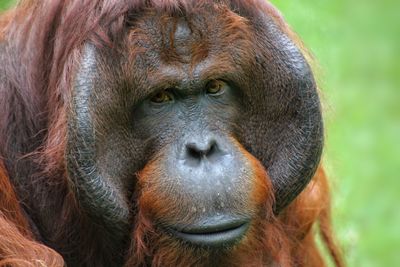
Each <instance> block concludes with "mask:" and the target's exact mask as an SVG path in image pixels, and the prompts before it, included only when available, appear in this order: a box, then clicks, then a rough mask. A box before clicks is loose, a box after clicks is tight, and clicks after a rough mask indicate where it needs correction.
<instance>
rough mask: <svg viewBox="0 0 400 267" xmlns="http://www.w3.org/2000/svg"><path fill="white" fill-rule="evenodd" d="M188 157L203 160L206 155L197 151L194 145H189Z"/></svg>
mask: <svg viewBox="0 0 400 267" xmlns="http://www.w3.org/2000/svg"><path fill="white" fill-rule="evenodd" d="M187 152H188V156H189V157H191V158H195V159H201V158H202V157H203V156H204V153H203V152H202V151H201V150H199V149H197V148H196V146H195V145H194V144H189V145H187Z"/></svg>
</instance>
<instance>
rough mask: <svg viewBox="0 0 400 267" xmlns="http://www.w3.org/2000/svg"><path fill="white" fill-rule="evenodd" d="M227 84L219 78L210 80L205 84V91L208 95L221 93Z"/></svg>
mask: <svg viewBox="0 0 400 267" xmlns="http://www.w3.org/2000/svg"><path fill="white" fill-rule="evenodd" d="M227 87H228V84H227V83H226V82H224V81H221V80H212V81H210V82H208V84H207V86H206V93H207V94H209V95H222V94H223V93H224V92H225V89H226V88H227Z"/></svg>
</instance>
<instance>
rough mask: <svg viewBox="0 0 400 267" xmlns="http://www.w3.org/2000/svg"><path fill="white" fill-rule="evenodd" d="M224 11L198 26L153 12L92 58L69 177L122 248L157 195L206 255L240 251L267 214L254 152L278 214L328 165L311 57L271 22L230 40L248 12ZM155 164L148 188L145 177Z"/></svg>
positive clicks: (197, 21)
mask: <svg viewBox="0 0 400 267" xmlns="http://www.w3.org/2000/svg"><path fill="white" fill-rule="evenodd" d="M224 12H227V11H226V10H210V11H204V12H203V13H202V14H203V16H198V17H192V19H191V20H190V21H187V20H186V19H184V18H181V17H171V18H168V19H165V18H162V17H160V16H159V14H153V13H151V12H150V13H148V14H143V15H142V16H139V17H138V18H135V20H134V21H133V22H132V25H133V29H132V30H131V31H130V33H129V34H128V36H127V37H126V38H125V40H124V41H123V44H122V45H121V47H118V49H115V50H113V51H107V50H106V49H103V50H104V51H103V50H101V49H97V48H94V46H93V45H91V44H86V46H85V48H84V50H83V59H82V65H81V68H80V69H79V71H78V75H77V77H76V82H75V87H74V88H73V92H72V104H71V107H70V111H69V124H68V145H67V152H66V156H67V168H68V174H69V176H70V177H71V179H72V180H73V183H74V187H75V188H76V190H77V192H78V196H79V200H80V202H81V205H82V206H83V207H84V208H85V209H86V210H87V212H88V213H89V214H90V216H91V217H93V218H95V219H96V220H97V221H99V222H102V223H104V225H105V227H106V228H107V229H108V231H110V232H112V233H114V236H115V239H116V242H118V240H119V239H121V238H123V237H124V236H126V235H127V233H129V229H130V227H131V226H130V220H131V219H132V218H133V217H134V216H135V213H134V207H132V202H131V199H132V198H134V197H135V196H137V195H138V194H139V195H140V192H142V191H141V190H150V191H151V192H152V194H153V195H154V201H155V202H157V201H156V200H159V199H162V200H164V202H165V203H164V205H165V206H164V207H162V208H160V207H159V206H157V207H158V209H156V208H154V207H152V209H150V210H151V214H152V220H153V221H154V223H155V224H156V225H157V226H159V228H160V229H161V230H162V231H166V232H168V233H170V234H171V235H172V236H174V238H176V239H179V240H183V241H185V242H189V243H191V244H193V245H196V246H207V247H219V246H229V245H231V244H234V243H237V242H239V241H240V240H241V238H242V237H243V236H244V235H246V231H247V229H248V227H249V225H250V224H251V222H252V221H253V220H254V219H256V218H257V216H258V208H259V207H257V205H256V204H255V203H254V202H253V201H252V200H251V199H252V192H253V191H254V188H255V186H256V183H255V180H254V179H255V178H254V172H255V170H254V168H253V165H252V161H251V159H250V158H249V157H248V156H246V155H245V153H243V149H245V150H246V151H247V152H249V153H251V154H252V155H253V156H254V157H255V158H257V159H258V160H259V161H260V162H261V164H262V165H263V166H264V168H265V169H266V171H267V172H268V174H269V176H270V178H271V181H272V184H273V187H274V190H275V192H276V200H277V201H276V207H275V212H276V213H279V212H280V211H281V210H282V209H283V208H284V207H285V206H286V205H287V204H288V203H290V202H291V201H292V200H293V198H294V197H295V196H296V195H297V194H298V193H299V192H300V191H301V190H302V189H303V188H304V186H305V185H306V184H307V182H308V181H309V179H310V178H311V176H312V175H313V173H314V171H315V169H316V166H317V165H318V162H319V158H320V153H321V147H322V120H321V114H320V107H319V100H318V96H317V93H316V86H315V83H314V80H313V76H312V73H311V71H310V69H309V66H308V64H307V63H306V61H305V59H304V58H303V56H302V55H301V53H300V51H299V50H298V48H297V47H296V46H295V45H294V44H293V43H292V41H290V40H289V38H288V37H287V36H286V35H284V34H283V33H282V32H281V31H280V30H279V29H278V27H277V26H276V25H275V24H274V22H273V21H272V20H271V18H266V17H264V16H263V15H261V14H260V15H259V17H256V18H252V21H251V22H242V23H241V24H239V26H237V29H235V32H236V35H235V36H227V35H225V34H224V32H225V31H226V28H227V27H228V24H229V20H228V19H227V16H232V18H234V17H235V16H238V15H237V14H234V13H233V12H228V13H224ZM208 13H211V14H208ZM208 29H213V31H211V32H208ZM248 32H252V33H257V34H247V33H248ZM171 36H172V37H171ZM139 37H140V38H139ZM149 162H151V163H152V164H151V166H152V169H151V171H147V172H146V173H147V176H146V177H145V178H143V179H142V180H143V182H142V183H141V184H140V185H138V184H137V177H136V175H135V174H137V173H138V172H140V171H141V170H142V169H143V168H145V169H146V166H149ZM148 168H149V167H148ZM157 203H158V202H157Z"/></svg>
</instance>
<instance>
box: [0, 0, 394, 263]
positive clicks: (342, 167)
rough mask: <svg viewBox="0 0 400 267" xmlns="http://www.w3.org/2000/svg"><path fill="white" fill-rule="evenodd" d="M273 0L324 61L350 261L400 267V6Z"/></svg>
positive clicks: (0, 3) (330, 149)
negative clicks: (399, 19) (399, 249)
mask: <svg viewBox="0 0 400 267" xmlns="http://www.w3.org/2000/svg"><path fill="white" fill-rule="evenodd" d="M272 2H273V3H274V4H275V5H276V6H277V7H278V8H279V9H280V10H281V11H282V13H283V14H284V16H285V18H286V20H287V21H288V22H289V24H290V25H291V26H292V27H293V28H294V29H295V31H296V32H297V33H298V34H299V35H300V36H301V37H302V39H303V40H304V42H305V43H306V45H307V46H308V47H309V48H310V50H311V51H312V52H313V54H314V55H315V57H316V58H317V60H318V62H319V65H320V71H319V75H318V77H319V81H320V85H321V87H322V94H323V96H322V98H323V102H324V106H325V107H324V109H325V121H326V129H327V131H326V149H325V153H324V155H325V156H324V163H325V165H326V166H327V168H328V172H329V174H330V176H331V179H332V181H333V190H334V192H333V195H334V206H333V213H334V226H335V230H336V232H337V235H338V238H339V241H340V243H341V244H342V247H343V248H344V252H345V256H346V260H347V262H348V266H349V267H359V266H362V267H382V266H388V267H391V266H400V265H399V264H400V253H397V250H398V248H399V246H400V225H399V224H400V208H399V207H398V206H397V205H398V204H399V202H400V198H399V194H400V140H399V139H400V88H399V87H400V52H399V49H400V27H398V11H399V10H400V4H399V3H397V2H396V1H395V0H381V1H374V0H335V1H333V0H318V1H313V0H302V1H296V0H272ZM8 5H9V1H7V0H0V9H4V8H5V7H7V6H8Z"/></svg>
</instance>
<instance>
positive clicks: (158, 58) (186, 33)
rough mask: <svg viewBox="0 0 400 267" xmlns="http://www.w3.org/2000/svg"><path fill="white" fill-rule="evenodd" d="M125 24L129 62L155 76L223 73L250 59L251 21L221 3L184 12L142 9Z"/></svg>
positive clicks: (235, 69)
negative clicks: (126, 27)
mask: <svg viewBox="0 0 400 267" xmlns="http://www.w3.org/2000/svg"><path fill="white" fill-rule="evenodd" d="M129 23H130V25H131V28H130V31H129V34H128V41H127V44H128V46H127V50H128V52H129V57H130V59H131V61H130V62H132V63H136V64H135V65H137V64H139V65H140V69H141V70H142V71H146V73H152V75H153V76H155V77H157V78H159V77H160V76H169V75H175V76H182V77H177V79H184V78H187V79H189V77H192V78H193V77H200V76H202V75H203V76H208V75H211V73H212V74H214V75H215V74H217V73H218V72H222V73H226V74H228V73H229V72H235V71H236V72H237V71H240V69H241V68H243V66H244V65H246V64H247V63H248V62H249V61H251V58H252V55H251V51H252V39H253V37H252V30H251V29H250V27H251V26H250V25H249V23H248V21H247V20H246V19H245V18H243V17H241V16H239V15H238V14H236V13H234V12H233V11H231V10H229V9H228V8H227V7H226V6H218V5H215V4H213V5H208V6H203V7H199V8H197V9H193V10H192V11H191V12H190V13H185V14H168V13H160V12H156V11H154V10H146V11H144V12H141V13H140V14H137V15H135V16H134V17H133V18H132V19H131V21H130V22H129ZM136 71H137V68H136ZM183 76H185V77H183ZM150 78H151V77H150Z"/></svg>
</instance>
